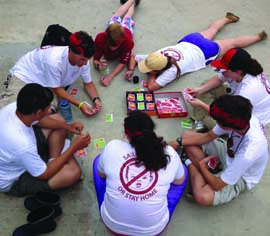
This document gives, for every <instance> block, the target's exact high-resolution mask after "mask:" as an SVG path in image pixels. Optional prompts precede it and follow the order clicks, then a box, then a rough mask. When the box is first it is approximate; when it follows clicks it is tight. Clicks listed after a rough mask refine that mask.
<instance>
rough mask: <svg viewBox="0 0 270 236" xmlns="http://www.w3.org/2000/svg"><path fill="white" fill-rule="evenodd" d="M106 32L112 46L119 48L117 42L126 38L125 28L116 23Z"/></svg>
mask: <svg viewBox="0 0 270 236" xmlns="http://www.w3.org/2000/svg"><path fill="white" fill-rule="evenodd" d="M105 32H106V36H107V40H108V44H109V45H110V46H117V42H118V41H119V40H121V39H122V38H123V37H124V36H125V30H124V28H123V27H122V26H121V25H118V24H115V23H114V24H110V25H109V26H108V27H107V29H106V31H105Z"/></svg>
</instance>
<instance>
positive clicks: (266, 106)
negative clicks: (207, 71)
mask: <svg viewBox="0 0 270 236" xmlns="http://www.w3.org/2000/svg"><path fill="white" fill-rule="evenodd" d="M218 77H219V79H220V80H221V81H222V82H227V83H228V88H230V89H231V92H230V93H229V94H232V95H241V96H243V97H245V98H247V99H249V100H250V102H251V104H252V105H253V110H252V112H253V114H254V115H256V116H257V117H258V118H259V120H260V121H261V122H262V123H263V124H267V123H269V122H270V86H269V84H268V81H267V80H266V76H265V74H264V73H262V74H260V75H258V76H252V75H249V74H246V75H245V77H244V78H243V80H242V81H241V82H240V83H237V82H236V81H235V80H234V79H230V78H226V77H224V76H223V75H222V74H221V73H219V74H218Z"/></svg>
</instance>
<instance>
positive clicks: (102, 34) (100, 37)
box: [95, 32, 106, 42]
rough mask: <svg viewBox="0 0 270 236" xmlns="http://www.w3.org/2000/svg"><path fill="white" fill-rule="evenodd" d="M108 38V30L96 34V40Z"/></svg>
mask: <svg viewBox="0 0 270 236" xmlns="http://www.w3.org/2000/svg"><path fill="white" fill-rule="evenodd" d="M105 39H106V32H100V33H98V34H97V35H96V38H95V42H101V41H104V40H105Z"/></svg>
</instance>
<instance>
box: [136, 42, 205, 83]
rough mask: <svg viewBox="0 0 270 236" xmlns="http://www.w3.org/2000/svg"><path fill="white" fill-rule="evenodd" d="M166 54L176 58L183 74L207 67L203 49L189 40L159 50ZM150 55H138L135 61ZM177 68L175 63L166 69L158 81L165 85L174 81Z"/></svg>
mask: <svg viewBox="0 0 270 236" xmlns="http://www.w3.org/2000/svg"><path fill="white" fill-rule="evenodd" d="M158 51H159V52H161V53H162V54H164V55H167V56H170V57H172V58H174V59H175V61H176V62H177V64H178V66H179V68H180V70H181V75H184V74H186V73H189V72H194V71H197V70H200V69H202V68H205V67H206V65H205V57H204V54H203V52H202V50H201V49H200V48H199V47H198V46H196V45H194V44H192V43H188V42H181V43H178V44H176V45H173V46H168V47H165V48H162V49H160V50H158ZM147 56H148V55H136V56H135V61H136V62H139V61H142V60H144V59H145V58H146V57H147ZM176 72H177V69H176V67H175V66H174V65H173V66H172V67H171V68H170V69H168V70H166V71H164V72H163V73H162V74H161V75H159V76H158V77H157V79H156V82H157V83H158V84H159V85H160V86H161V87H164V86H165V85H166V84H168V83H170V82H172V81H173V80H174V79H175V77H176Z"/></svg>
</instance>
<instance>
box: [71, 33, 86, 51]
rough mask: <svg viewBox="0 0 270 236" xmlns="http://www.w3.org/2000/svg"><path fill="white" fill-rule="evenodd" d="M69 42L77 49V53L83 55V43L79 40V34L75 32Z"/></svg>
mask: <svg viewBox="0 0 270 236" xmlns="http://www.w3.org/2000/svg"><path fill="white" fill-rule="evenodd" d="M69 42H70V45H71V46H73V47H75V48H76V49H75V50H76V51H77V52H78V53H79V54H80V55H83V53H84V51H83V49H82V47H81V43H82V40H81V39H79V38H78V32H75V33H73V34H72V35H71V36H70V37H69Z"/></svg>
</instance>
